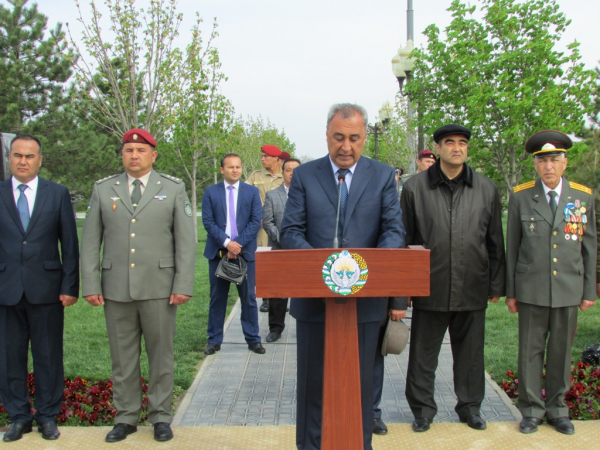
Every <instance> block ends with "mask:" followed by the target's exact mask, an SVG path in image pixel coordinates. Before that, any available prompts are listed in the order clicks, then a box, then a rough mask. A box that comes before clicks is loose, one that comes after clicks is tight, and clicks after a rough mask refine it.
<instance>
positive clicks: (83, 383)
mask: <svg viewBox="0 0 600 450" xmlns="http://www.w3.org/2000/svg"><path fill="white" fill-rule="evenodd" d="M27 388H28V389H29V395H30V397H31V403H32V405H33V406H34V407H35V383H34V378H33V373H30V374H29V375H28V376H27ZM142 393H143V397H142V417H141V419H140V420H141V422H142V423H144V422H146V421H147V420H148V412H147V409H148V397H147V394H148V383H146V382H145V381H144V379H143V378H142ZM112 394H113V392H112V379H110V380H109V381H92V380H90V379H89V378H81V377H76V378H75V379H73V380H71V379H69V378H65V390H64V393H63V404H62V406H61V408H60V413H59V415H58V416H57V417H56V420H57V422H58V423H59V424H62V425H73V426H75V425H80V426H81V425H84V426H90V425H100V426H102V425H113V419H114V417H115V414H116V413H117V410H116V409H115V407H114V405H113V401H112ZM8 422H9V420H8V414H7V413H6V409H4V406H3V405H2V403H0V425H2V424H7V423H8Z"/></svg>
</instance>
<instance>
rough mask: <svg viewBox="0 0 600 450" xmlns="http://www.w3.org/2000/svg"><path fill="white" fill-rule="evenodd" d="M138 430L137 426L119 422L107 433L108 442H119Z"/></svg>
mask: <svg viewBox="0 0 600 450" xmlns="http://www.w3.org/2000/svg"><path fill="white" fill-rule="evenodd" d="M136 431H137V427H134V426H133V425H128V424H126V423H118V424H116V425H115V427H114V428H113V429H112V430H110V431H109V432H108V434H107V435H106V439H105V440H106V442H119V441H122V440H123V439H125V438H126V437H127V436H128V435H130V434H133V433H135V432H136Z"/></svg>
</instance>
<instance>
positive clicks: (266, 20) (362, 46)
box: [0, 0, 600, 157]
mask: <svg viewBox="0 0 600 450" xmlns="http://www.w3.org/2000/svg"><path fill="white" fill-rule="evenodd" d="M0 1H1V2H2V3H3V4H4V5H5V6H6V4H7V3H6V1H4V0H0ZM80 1H81V3H82V9H83V12H84V17H86V18H89V15H90V14H89V12H90V8H89V6H88V4H89V1H88V0H80ZM31 2H32V0H30V3H31ZM37 3H38V6H39V9H40V11H41V12H43V13H44V14H46V15H48V16H49V19H50V20H49V23H50V25H52V26H53V25H54V24H55V23H56V22H59V21H60V22H63V23H66V22H68V23H69V24H70V26H71V29H72V30H75V37H79V36H78V34H77V30H78V29H80V28H78V23H77V21H76V20H77V18H78V13H77V9H76V7H75V0H38V1H37ZM96 3H97V4H98V6H99V7H103V3H104V2H103V0H97V2H96ZM148 3H149V1H148V0H138V1H137V4H138V5H140V6H141V5H146V4H148ZM450 3H451V1H450V0H414V1H413V6H414V28H415V35H416V36H415V38H414V41H415V45H425V38H424V37H423V35H422V32H423V30H424V29H425V28H426V27H427V26H428V25H429V24H431V23H436V24H437V25H438V27H439V28H440V29H442V30H443V29H444V28H445V27H446V26H448V25H449V23H450V20H451V16H450V13H448V11H446V9H447V8H448V7H449V5H450ZM558 3H559V5H560V7H561V11H562V12H564V13H565V15H566V16H567V18H569V19H571V20H572V24H571V25H570V26H569V28H568V29H567V31H566V32H565V34H564V36H563V40H562V41H561V46H562V47H563V48H564V46H566V45H567V44H568V43H571V42H573V41H574V40H577V41H578V42H580V43H581V47H580V51H581V54H582V57H583V60H584V62H585V64H586V66H587V67H588V68H590V69H591V68H594V67H596V66H597V65H598V60H599V59H600V51H598V43H599V42H600V31H599V27H598V18H599V17H600V0H559V1H558ZM471 4H476V5H480V2H478V1H477V0H471ZM406 8H407V1H406V0H374V1H371V2H369V1H364V0H297V1H290V0H179V11H180V12H182V13H183V14H184V21H183V24H182V26H181V28H180V33H181V37H180V39H179V41H178V42H179V44H180V46H182V47H184V46H185V45H186V44H187V43H188V42H189V30H190V29H191V27H192V25H193V22H194V18H195V13H196V12H199V13H200V16H201V17H202V18H203V19H204V21H205V34H206V35H207V34H208V32H209V30H210V24H211V22H212V20H213V18H214V17H216V18H217V21H218V24H219V34H220V36H219V37H218V38H217V40H216V42H215V44H216V47H217V48H218V49H219V53H220V55H221V60H222V63H223V66H222V69H223V71H224V73H225V74H226V75H227V77H228V78H229V80H228V81H227V82H226V83H225V84H224V86H223V93H224V94H225V95H226V96H227V97H228V98H229V99H230V100H231V102H232V103H233V105H234V107H235V110H236V114H237V115H242V116H244V117H246V116H252V117H258V116H259V115H261V116H262V117H263V118H264V119H266V118H268V119H269V120H270V121H271V122H272V123H274V124H275V125H276V126H277V127H278V128H279V129H284V130H285V133H286V135H287V136H288V137H289V139H290V140H291V141H292V142H294V143H295V144H296V155H297V156H301V155H309V156H312V157H318V156H322V155H324V154H325V153H326V151H327V148H326V145H325V124H326V116H327V111H328V110H329V107H330V106H331V105H332V104H334V103H338V102H356V103H359V104H361V105H363V106H364V107H365V108H366V109H367V111H368V113H369V116H370V121H371V123H372V121H373V119H374V118H375V116H376V115H377V113H378V111H379V108H381V106H382V104H383V103H384V102H385V101H390V102H391V103H393V101H394V96H395V94H396V91H397V89H398V82H397V81H396V78H395V77H394V75H393V73H392V71H391V59H392V57H393V56H394V55H395V54H396V52H397V50H398V48H399V47H401V46H404V45H405V43H406ZM104 28H106V29H107V28H108V22H106V25H105V26H104ZM265 144H268V142H265ZM257 151H258V149H257Z"/></svg>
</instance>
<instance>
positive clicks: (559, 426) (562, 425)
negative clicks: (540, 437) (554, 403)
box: [546, 417, 575, 434]
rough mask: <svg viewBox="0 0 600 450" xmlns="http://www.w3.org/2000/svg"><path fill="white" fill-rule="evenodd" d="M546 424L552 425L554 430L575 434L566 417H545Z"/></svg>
mask: <svg viewBox="0 0 600 450" xmlns="http://www.w3.org/2000/svg"><path fill="white" fill-rule="evenodd" d="M546 422H548V425H551V426H553V427H554V429H555V430H556V431H558V432H559V433H562V434H575V427H574V426H573V424H572V423H571V421H570V420H569V418H568V417H557V418H556V419H546Z"/></svg>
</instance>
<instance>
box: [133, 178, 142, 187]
mask: <svg viewBox="0 0 600 450" xmlns="http://www.w3.org/2000/svg"><path fill="white" fill-rule="evenodd" d="M141 184H142V181H141V180H139V179H138V178H136V179H135V180H133V185H134V186H141Z"/></svg>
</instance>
